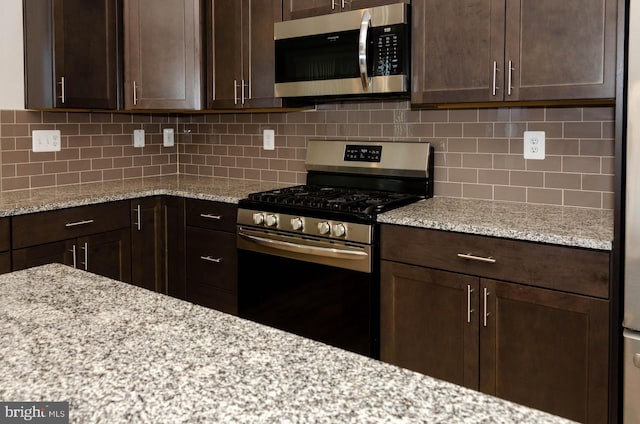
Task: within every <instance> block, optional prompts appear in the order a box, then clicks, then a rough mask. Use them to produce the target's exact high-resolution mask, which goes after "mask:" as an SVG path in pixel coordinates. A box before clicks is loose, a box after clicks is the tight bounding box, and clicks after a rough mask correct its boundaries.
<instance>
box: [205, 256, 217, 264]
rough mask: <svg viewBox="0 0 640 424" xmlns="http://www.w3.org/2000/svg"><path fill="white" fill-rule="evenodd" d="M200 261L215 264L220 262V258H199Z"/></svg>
mask: <svg viewBox="0 0 640 424" xmlns="http://www.w3.org/2000/svg"><path fill="white" fill-rule="evenodd" d="M200 259H202V260H203V261H207V262H215V263H217V264H219V263H220V262H222V258H212V257H211V256H200Z"/></svg>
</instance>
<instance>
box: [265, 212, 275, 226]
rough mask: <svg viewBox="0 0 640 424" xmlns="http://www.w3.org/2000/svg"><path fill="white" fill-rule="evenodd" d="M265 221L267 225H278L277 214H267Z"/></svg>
mask: <svg viewBox="0 0 640 424" xmlns="http://www.w3.org/2000/svg"><path fill="white" fill-rule="evenodd" d="M265 223H266V224H267V227H276V226H277V225H278V216H277V215H273V214H269V215H267V217H266V218H265Z"/></svg>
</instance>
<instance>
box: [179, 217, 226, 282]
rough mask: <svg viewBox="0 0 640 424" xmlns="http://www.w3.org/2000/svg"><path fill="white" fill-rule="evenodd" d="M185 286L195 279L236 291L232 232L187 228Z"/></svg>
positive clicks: (195, 280)
mask: <svg viewBox="0 0 640 424" xmlns="http://www.w3.org/2000/svg"><path fill="white" fill-rule="evenodd" d="M186 244H187V249H186V252H187V253H186V256H187V258H186V264H187V286H189V285H191V284H192V283H195V282H198V283H202V284H205V285H208V286H212V287H217V288H221V289H225V290H228V291H232V292H234V293H235V292H237V286H238V284H237V266H238V255H237V250H236V236H235V234H231V233H226V232H221V231H212V230H207V229H201V228H193V227H189V228H187V242H186Z"/></svg>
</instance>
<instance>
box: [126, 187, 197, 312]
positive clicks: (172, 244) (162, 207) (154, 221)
mask: <svg viewBox="0 0 640 424" xmlns="http://www.w3.org/2000/svg"><path fill="white" fill-rule="evenodd" d="M131 282H132V283H133V284H135V285H137V286H140V287H144V288H147V289H149V290H153V291H156V292H159V293H164V294H169V295H171V296H173V297H177V298H181V299H185V298H186V295H185V289H184V200H183V199H181V198H175V197H170V196H167V197H164V196H155V197H145V198H141V199H135V200H132V201H131Z"/></svg>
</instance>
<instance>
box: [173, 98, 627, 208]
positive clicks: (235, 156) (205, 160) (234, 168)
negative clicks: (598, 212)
mask: <svg viewBox="0 0 640 424" xmlns="http://www.w3.org/2000/svg"><path fill="white" fill-rule="evenodd" d="M614 112H615V111H614V108H613V107H584V108H581V107H571V108H500V109H450V110H422V111H418V110H411V109H410V107H409V105H408V103H406V102H395V101H387V102H370V103H350V104H338V105H324V106H321V107H319V110H317V111H307V112H295V113H287V114H281V113H261V114H229V115H200V116H198V115H196V116H193V117H192V118H193V120H194V124H192V126H191V127H192V128H191V130H192V135H191V141H190V142H189V143H182V144H180V146H179V148H180V165H179V168H180V173H185V174H196V175H218V176H225V177H233V178H247V179H263V180H272V181H282V182H297V183H301V182H304V178H305V176H304V175H305V174H304V157H305V145H306V141H307V140H308V139H310V138H323V139H324V138H328V139H330V138H339V139H345V138H349V139H360V140H382V139H385V140H388V139H391V140H411V141H420V142H431V143H433V145H434V146H435V151H436V156H435V180H436V184H435V194H436V195H439V196H451V197H468V198H480V199H496V200H507V201H517V202H529V203H545V204H559V205H570V206H581V207H589V208H598V209H600V208H604V209H612V208H613V186H614V133H615V129H614V115H615V113H614ZM265 128H270V129H274V130H275V132H276V150H275V151H264V150H262V149H261V146H262V130H263V129H265ZM525 130H532V131H545V132H546V137H547V140H546V158H545V159H544V160H525V159H524V158H523V132H524V131H525Z"/></svg>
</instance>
